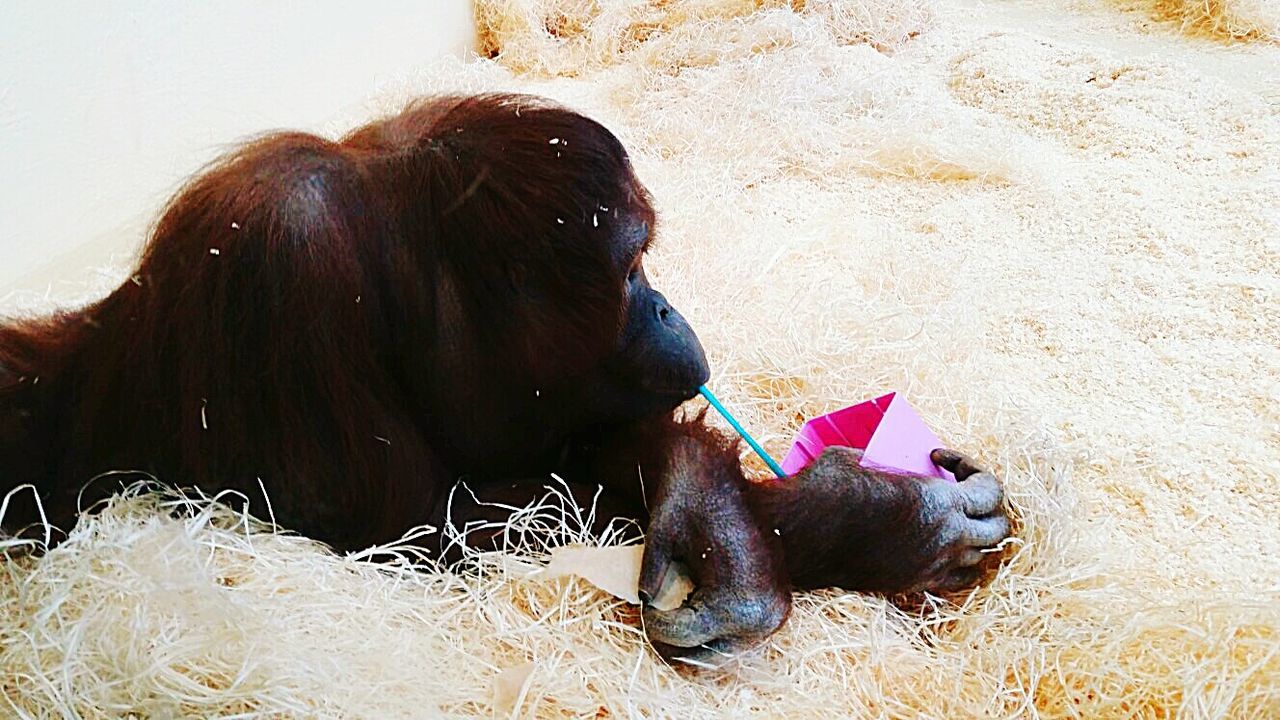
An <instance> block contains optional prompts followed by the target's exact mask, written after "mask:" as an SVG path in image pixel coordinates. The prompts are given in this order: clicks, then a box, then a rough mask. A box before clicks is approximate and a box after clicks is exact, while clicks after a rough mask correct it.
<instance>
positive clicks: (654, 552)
mask: <svg viewBox="0 0 1280 720" xmlns="http://www.w3.org/2000/svg"><path fill="white" fill-rule="evenodd" d="M673 572H676V567H675V562H674V560H673V558H672V557H671V543H670V542H668V541H666V540H665V539H664V538H662V537H661V536H660V535H659V534H658V533H652V532H651V533H650V534H649V537H647V538H645V543H644V555H643V557H641V559H640V588H639V595H640V603H641V604H642V605H646V606H647V605H648V604H649V603H651V602H653V599H654V598H655V597H658V595H659V593H660V592H661V591H662V588H663V585H664V583H666V582H667V578H668V576H669V575H670V574H671V573H673Z"/></svg>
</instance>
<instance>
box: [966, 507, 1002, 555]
mask: <svg viewBox="0 0 1280 720" xmlns="http://www.w3.org/2000/svg"><path fill="white" fill-rule="evenodd" d="M1009 529H1010V528H1009V518H1007V517H1005V516H1003V515H993V516H991V517H985V518H974V519H971V520H969V522H967V523H965V527H964V535H963V536H962V540H963V542H964V543H965V544H966V545H968V546H970V547H977V548H986V547H992V546H993V545H998V544H1000V541H1001V540H1004V539H1005V538H1007V537H1009Z"/></svg>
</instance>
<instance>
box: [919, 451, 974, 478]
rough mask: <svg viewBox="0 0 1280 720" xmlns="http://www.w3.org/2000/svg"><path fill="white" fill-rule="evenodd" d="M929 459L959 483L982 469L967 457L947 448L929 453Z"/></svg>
mask: <svg viewBox="0 0 1280 720" xmlns="http://www.w3.org/2000/svg"><path fill="white" fill-rule="evenodd" d="M929 459H930V460H932V461H933V464H934V465H937V466H938V467H940V468H942V469H943V470H946V471H948V472H950V473H951V474H952V475H955V476H956V480H958V481H961V482H963V481H964V480H967V479H968V478H969V476H970V475H973V474H974V473H980V472H982V469H981V468H979V467H978V466H977V465H975V464H974V462H973V461H972V460H970V459H969V458H968V457H966V456H965V455H962V454H961V453H958V452H956V451H955V450H950V449H947V448H938V449H936V450H934V451H933V452H931V453H929Z"/></svg>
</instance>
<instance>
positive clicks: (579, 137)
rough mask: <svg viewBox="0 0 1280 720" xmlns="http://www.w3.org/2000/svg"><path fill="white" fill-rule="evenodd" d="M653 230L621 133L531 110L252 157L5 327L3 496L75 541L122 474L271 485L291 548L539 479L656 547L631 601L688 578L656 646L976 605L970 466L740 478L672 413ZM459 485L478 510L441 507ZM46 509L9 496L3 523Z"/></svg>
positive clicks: (266, 142)
mask: <svg viewBox="0 0 1280 720" xmlns="http://www.w3.org/2000/svg"><path fill="white" fill-rule="evenodd" d="M655 227H656V218H655V214H654V211H653V208H652V204H651V203H650V201H649V197H648V194H647V193H646V191H645V189H644V187H643V186H642V185H641V183H640V182H639V180H638V179H637V178H636V177H635V175H634V173H633V171H632V168H631V165H630V162H629V160H628V158H627V155H626V152H625V150H624V149H623V148H622V146H621V144H620V143H619V142H618V140H617V138H615V137H614V136H613V135H612V134H611V133H610V132H609V131H608V130H606V129H605V128H604V127H603V126H601V125H599V124H598V123H596V122H594V121H592V120H590V119H589V118H585V117H583V116H581V115H579V114H577V113H574V112H572V111H569V110H566V109H564V108H561V107H558V106H555V105H553V104H551V103H548V102H546V101H543V100H540V99H537V98H532V97H528V96H517V95H491V96H475V97H461V96H459V97H443V98H434V99H429V100H426V101H422V102H419V103H416V104H414V105H413V106H411V107H410V108H408V109H407V110H405V111H404V112H403V113H400V114H399V115H396V116H393V117H390V118H387V119H384V120H380V121H377V122H374V123H370V124H369V125H366V126H364V127H362V128H359V129H357V130H356V131H354V132H353V133H351V134H350V135H348V136H347V137H345V138H343V139H341V140H340V141H330V140H326V139H323V138H319V137H316V136H313V135H307V134H302V133H281V134H276V135H271V136H267V137H265V138H263V139H260V140H257V141H255V142H253V143H250V144H248V145H246V146H245V147H243V148H241V149H240V150H238V151H236V152H234V153H232V154H231V155H229V156H228V157H226V158H224V159H223V160H222V161H220V162H219V163H216V164H215V165H214V166H213V167H212V168H210V169H209V170H208V171H207V172H205V173H204V174H202V175H200V176H198V177H196V178H194V179H192V181H191V182H190V183H188V185H187V186H186V187H185V188H184V189H183V190H182V191H181V192H180V193H178V195H177V196H176V197H175V198H174V199H173V200H172V201H171V202H170V204H169V205H168V207H167V208H166V210H165V212H164V214H163V216H162V217H161V219H160V221H159V222H158V223H157V225H156V229H155V231H154V233H153V235H152V237H151V238H150V239H149V242H148V244H147V246H146V250H145V252H144V254H143V258H142V260H141V262H140V264H139V267H138V268H137V270H136V272H135V273H134V274H133V276H132V277H131V279H130V280H129V281H127V282H125V283H124V284H123V285H121V287H120V288H118V289H117V290H116V291H115V292H113V293H112V294H111V295H110V296H108V297H107V298H105V299H103V300H102V301H100V302H98V303H96V304H94V305H92V306H90V307H88V308H85V309H82V310H77V311H71V312H66V313H61V314H57V315H54V316H51V317H48V318H42V319H35V320H23V321H12V322H8V323H0V471H2V472H4V473H5V474H4V475H3V476H2V479H3V482H4V486H3V487H0V490H8V489H9V488H10V487H14V486H17V485H21V484H24V483H25V484H30V485H32V486H34V488H35V489H36V492H38V493H39V496H40V498H41V500H42V502H43V508H44V510H45V512H46V513H47V514H48V516H49V518H50V519H51V520H52V521H53V523H54V524H55V525H58V526H60V527H63V528H67V527H69V526H70V525H71V524H72V523H73V522H74V521H75V518H76V512H77V502H78V500H79V501H82V502H83V503H84V506H86V507H87V506H89V505H91V504H92V503H93V502H94V501H95V500H96V499H98V498H101V497H104V496H106V495H108V494H110V492H112V491H113V490H114V489H117V488H118V485H117V484H113V483H116V482H117V480H116V477H117V476H108V477H106V478H105V479H100V480H98V481H96V482H93V483H91V484H90V485H89V486H88V487H87V488H86V483H88V482H89V481H90V480H91V479H93V478H95V477H96V476H99V475H100V474H102V473H104V472H107V471H112V470H139V471H143V472H146V473H148V474H151V475H154V476H156V477H158V478H159V479H160V480H162V481H166V482H171V483H181V484H183V485H195V486H198V487H200V488H201V489H202V490H204V491H205V492H208V493H214V492H217V491H219V490H223V489H232V490H236V491H239V492H240V493H242V494H243V495H244V496H246V497H250V498H258V497H260V494H261V490H260V487H265V488H266V491H267V492H268V494H269V496H270V498H271V505H272V508H273V510H274V515H275V517H276V519H277V520H278V521H279V522H280V523H281V524H282V525H284V526H285V527H287V528H290V529H293V530H296V531H298V532H301V533H304V534H306V535H308V536H311V537H314V538H316V539H319V540H323V541H325V542H327V543H329V544H330V545H332V546H333V547H334V548H335V549H337V550H349V549H358V548H363V547H366V546H368V545H369V544H372V543H377V542H386V541H391V540H395V539H397V538H398V537H400V535H401V534H402V533H404V532H405V531H406V530H408V529H410V528H412V527H415V526H418V525H421V524H423V523H434V524H436V525H437V526H438V525H440V524H441V523H442V522H443V521H444V519H445V518H446V517H449V518H450V519H452V521H453V522H454V523H455V524H456V525H458V526H464V525H466V524H467V522H468V521H471V520H501V519H502V518H503V516H504V515H505V511H504V510H502V508H501V507H497V506H494V505H491V504H484V503H485V502H500V503H502V504H504V505H506V506H517V507H518V506H523V505H525V504H527V503H529V502H530V501H532V500H534V499H536V498H538V497H540V496H541V495H542V494H543V492H544V490H543V486H544V485H545V484H546V482H547V478H548V476H549V475H550V474H551V473H553V472H554V473H557V474H558V475H559V476H560V477H563V478H565V479H566V480H567V481H568V482H569V484H570V488H571V490H572V491H573V492H574V494H575V496H576V497H577V498H578V499H579V500H580V501H581V502H583V503H590V502H591V501H593V500H596V499H597V496H596V489H597V487H603V488H604V492H603V493H602V494H601V495H600V496H599V498H598V502H599V505H598V507H597V517H598V519H599V521H600V523H601V524H603V523H605V522H607V521H608V520H609V519H611V518H633V519H636V520H638V521H640V522H641V523H642V524H643V526H644V527H646V528H647V532H646V541H647V544H646V551H645V557H644V567H643V569H642V572H643V575H642V580H641V590H642V592H643V593H645V594H647V595H652V594H653V593H655V592H656V591H657V588H658V587H659V586H660V585H661V582H662V579H663V577H664V576H666V575H667V574H668V572H670V571H671V568H672V567H673V566H675V564H677V563H679V564H681V565H684V566H686V567H687V568H689V570H690V572H691V573H692V575H693V579H694V581H695V582H696V584H697V589H696V591H695V592H694V594H693V595H692V596H691V597H690V598H689V600H688V601H687V603H686V604H685V606H684V607H681V608H676V609H674V610H667V611H660V610H657V609H655V608H652V607H648V608H646V610H645V613H644V618H645V628H646V631H647V632H648V633H649V636H650V637H651V638H652V639H653V640H654V643H655V646H656V647H657V648H658V649H659V650H660V651H661V652H663V653H664V654H667V655H699V654H703V655H705V654H708V653H711V654H714V653H717V652H723V651H731V650H736V649H740V648H743V647H747V646H749V645H751V644H753V643H756V642H759V641H760V640H761V639H762V638H764V637H766V636H767V635H768V634H769V633H772V632H773V631H774V630H776V629H777V628H778V627H779V626H780V625H781V624H782V622H783V621H784V620H785V618H786V615H787V613H788V611H789V607H790V591H791V588H792V587H793V586H794V587H821V586H824V585H832V584H838V585H841V586H843V587H846V588H848V589H851V590H873V591H882V592H897V591H902V590H919V589H946V588H952V587H956V586H958V585H961V584H963V583H967V582H971V581H972V580H973V579H974V578H975V577H976V570H974V569H973V568H976V566H977V563H978V560H980V559H981V558H982V557H983V554H982V553H981V550H983V549H987V548H990V547H993V546H994V545H996V544H997V543H998V542H999V541H1000V540H1001V539H1002V538H1003V537H1004V535H1006V534H1007V533H1008V522H1007V520H1005V519H1004V516H1003V512H1002V510H1001V507H1000V500H1001V498H1000V493H999V483H998V482H997V481H996V480H995V478H994V477H992V476H991V475H990V474H989V473H983V472H979V471H977V469H976V468H975V467H973V465H972V463H971V462H969V461H968V460H966V459H964V458H962V457H961V456H959V455H955V454H953V453H942V454H940V455H938V457H937V460H938V462H939V463H940V464H942V465H944V466H947V467H951V468H953V469H956V472H957V476H962V475H963V476H964V478H966V479H964V480H963V482H961V483H958V484H950V483H946V484H944V483H941V482H938V481H933V480H926V479H921V478H911V477H905V476H898V475H892V474H886V473H879V472H874V471H869V470H865V469H862V468H859V467H858V466H857V464H856V458H855V457H853V456H851V455H850V454H849V453H848V452H843V451H839V450H833V451H828V453H826V454H824V455H823V456H822V457H821V458H819V459H818V461H816V462H815V463H814V464H813V465H812V466H810V468H808V469H806V470H805V471H803V472H801V473H798V474H797V475H796V476H795V477H793V478H789V479H787V480H785V481H782V482H778V483H771V484H753V483H751V482H748V481H747V480H746V478H745V476H744V474H743V470H742V468H741V466H740V464H739V461H738V458H739V452H738V449H737V445H736V442H735V441H734V440H733V439H731V438H727V437H725V436H724V435H723V434H721V433H719V432H718V431H716V430H713V429H712V428H710V427H708V426H707V425H706V424H705V423H704V422H703V420H702V418H693V419H685V420H679V421H678V420H676V419H675V418H674V417H673V415H672V410H673V409H674V408H675V407H677V406H678V405H679V404H680V403H682V402H683V401H684V400H686V399H688V398H690V397H692V396H693V395H694V394H695V393H696V391H697V388H698V386H699V385H701V384H703V383H705V382H706V380H707V378H708V374H709V370H708V367H707V361H706V357H705V355H704V353H703V349H702V346H701V344H700V343H699V342H698V339H697V336H696V335H695V334H694V332H693V330H692V328H690V327H689V324H688V323H687V322H686V321H685V320H684V318H683V317H682V316H681V315H680V313H679V312H677V311H676V310H675V309H674V308H672V307H671V306H670V304H669V303H668V302H667V301H666V299H665V298H664V297H663V295H662V294H661V293H660V292H658V291H657V290H655V289H654V288H653V287H651V286H650V284H649V281H648V278H647V277H646V275H645V272H644V267H643V257H644V251H645V249H646V248H647V247H648V246H649V244H650V243H651V242H652V241H653V240H654V236H655ZM211 250H216V251H217V252H211ZM460 478H463V479H466V481H467V484H468V488H469V490H471V491H474V493H475V495H474V497H475V498H478V500H479V501H480V502H477V501H476V500H475V499H473V496H472V495H471V493H470V492H468V493H458V494H456V495H454V496H453V497H454V502H453V504H452V505H450V504H449V499H450V497H451V491H452V490H453V489H454V488H455V487H456V485H457V483H458V481H459V479H460ZM82 490H83V491H84V492H83V493H82ZM254 502H258V501H257V500H254ZM258 507H259V506H258V505H255V506H254V508H253V509H254V510H257V509H258ZM38 517H39V515H38V514H37V512H36V508H35V505H34V503H33V502H31V499H30V495H29V494H21V495H18V496H15V498H14V499H13V502H12V503H11V505H10V508H9V510H8V513H7V514H6V515H5V517H4V518H3V524H4V528H5V530H6V531H8V532H21V531H22V529H23V528H24V527H25V526H27V525H28V524H30V523H32V522H35V521H36V520H37V519H38ZM468 542H469V543H471V544H475V545H482V546H483V545H486V544H490V543H492V542H493V537H492V535H491V534H488V535H486V534H485V533H484V532H477V533H474V534H473V535H471V536H469V537H468ZM435 549H436V550H439V551H441V552H445V551H446V550H447V548H435ZM445 555H446V557H449V556H451V555H456V553H447V552H445Z"/></svg>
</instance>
